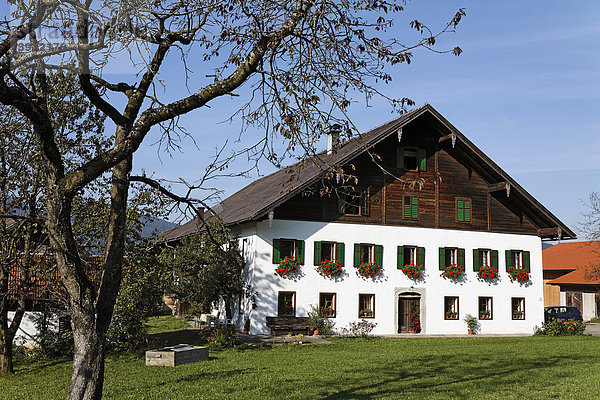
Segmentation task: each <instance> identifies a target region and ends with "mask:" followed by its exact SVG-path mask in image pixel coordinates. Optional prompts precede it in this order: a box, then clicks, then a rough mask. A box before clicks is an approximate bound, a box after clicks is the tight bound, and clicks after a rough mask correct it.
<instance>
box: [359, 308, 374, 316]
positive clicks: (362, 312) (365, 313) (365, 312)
mask: <svg viewBox="0 0 600 400" xmlns="http://www.w3.org/2000/svg"><path fill="white" fill-rule="evenodd" d="M372 316H373V310H370V309H368V308H367V309H364V310H360V317H372Z"/></svg>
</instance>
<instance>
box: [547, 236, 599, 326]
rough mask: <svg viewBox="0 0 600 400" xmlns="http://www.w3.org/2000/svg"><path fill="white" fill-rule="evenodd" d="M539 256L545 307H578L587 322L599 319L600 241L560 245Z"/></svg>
mask: <svg viewBox="0 0 600 400" xmlns="http://www.w3.org/2000/svg"><path fill="white" fill-rule="evenodd" d="M542 257H543V261H544V305H545V306H546V307H550V306H572V307H577V308H578V309H579V311H581V314H582V316H583V319H584V320H586V321H587V320H589V319H592V318H597V317H600V277H598V272H599V271H600V242H598V241H590V242H572V243H559V244H557V245H554V246H552V247H549V248H547V249H545V250H544V251H543V252H542Z"/></svg>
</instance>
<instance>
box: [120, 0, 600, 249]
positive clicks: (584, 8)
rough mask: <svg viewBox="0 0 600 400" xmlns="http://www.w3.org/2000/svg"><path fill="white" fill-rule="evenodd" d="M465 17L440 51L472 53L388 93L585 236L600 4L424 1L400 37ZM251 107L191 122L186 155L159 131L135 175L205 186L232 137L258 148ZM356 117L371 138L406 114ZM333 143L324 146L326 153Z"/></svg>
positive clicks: (196, 78)
mask: <svg viewBox="0 0 600 400" xmlns="http://www.w3.org/2000/svg"><path fill="white" fill-rule="evenodd" d="M458 8H464V9H465V11H466V13H467V15H466V17H464V19H463V20H462V21H461V23H460V24H459V26H458V28H457V30H456V32H455V33H452V34H450V35H447V36H445V37H444V38H443V39H442V40H441V41H438V44H437V45H436V48H439V49H443V48H452V47H454V46H457V45H458V46H460V47H461V49H462V50H463V54H462V55H461V56H460V57H455V56H453V55H450V54H446V55H440V54H433V53H430V52H427V51H425V50H421V51H416V52H415V54H414V58H413V60H412V62H411V64H409V65H407V64H396V65H395V66H393V67H390V69H389V71H388V72H389V73H390V74H391V75H392V77H393V80H392V82H391V83H390V84H389V85H387V86H385V87H382V91H384V92H385V93H386V94H388V95H391V96H394V97H409V98H411V99H413V100H415V102H416V107H418V106H421V105H423V104H426V103H429V104H431V105H432V106H433V107H435V108H436V109H437V110H438V111H439V112H440V113H441V114H442V115H443V116H444V117H446V118H447V119H448V120H449V121H450V122H451V123H452V124H453V125H454V126H456V127H457V128H458V129H459V130H460V131H461V132H462V133H463V134H464V135H466V136H467V137H468V138H469V139H470V140H471V141H472V142H473V143H474V144H475V145H476V146H478V147H479V148H480V149H481V150H482V151H483V152H485V153H486V154H487V155H488V156H489V157H490V158H491V159H492V160H494V161H495V162H496V163H497V164H498V165H499V166H500V167H501V168H502V169H504V170H505V171H506V172H507V173H508V174H509V175H511V176H512V177H513V178H514V179H515V180H516V181H517V182H519V184H520V185H521V186H523V187H524V188H525V189H526V190H527V191H528V192H529V193H530V194H532V195H533V196H534V197H535V198H537V200H538V201H540V202H541V203H542V204H543V205H544V206H545V207H546V208H548V209H549V210H550V211H551V212H552V213H554V214H555V215H556V216H557V217H558V218H559V219H561V220H562V221H563V222H564V223H565V224H567V226H569V227H570V228H571V229H572V230H574V231H575V232H576V233H577V232H579V231H580V227H579V224H580V223H581V222H583V220H584V218H583V217H582V215H581V214H582V213H583V212H585V211H586V208H585V201H586V199H587V197H588V196H589V194H590V193H591V192H592V191H600V179H599V178H600V1H598V0H578V1H575V2H565V1H554V0H544V1H538V0H527V1H522V0H521V1H512V0H506V1H489V0H488V1H484V0H437V1H434V0H421V1H417V0H414V1H409V2H408V4H407V6H406V10H405V12H404V13H403V14H402V15H401V16H400V17H401V18H399V19H397V20H396V24H395V28H394V29H395V30H397V31H396V32H393V33H396V34H397V35H398V37H400V38H405V37H407V36H406V35H411V34H412V33H410V32H411V31H410V30H409V29H408V24H409V22H410V21H411V20H413V19H419V20H420V21H422V22H425V23H426V24H428V25H430V26H431V27H433V28H435V27H442V26H443V24H444V22H445V21H447V20H449V19H450V18H451V17H452V15H453V14H454V13H455V12H456V10H457V9H458ZM410 37H411V36H408V38H410ZM412 37H413V38H414V36H412ZM123 65H126V63H124V64H123ZM166 67H167V68H166V69H165V70H163V71H162V73H161V77H162V78H163V80H164V82H165V85H166V88H165V89H164V90H165V93H166V94H167V96H173V97H177V96H181V95H184V94H185V93H184V94H182V92H186V90H187V89H186V82H185V80H184V79H183V75H184V74H183V70H182V67H181V64H180V63H178V62H173V63H167V65H166ZM192 70H193V76H192V79H191V80H190V81H189V82H188V85H189V87H190V89H191V90H193V89H194V84H197V83H199V82H201V81H202V79H206V75H209V74H211V73H212V70H211V69H210V68H209V67H208V66H205V64H203V63H201V62H198V63H193V65H192ZM111 73H112V75H113V78H114V79H116V78H123V77H124V79H126V77H127V74H128V73H129V70H127V69H124V70H119V69H118V68H117V69H114V70H113V71H111ZM241 94H242V96H240V97H243V94H245V93H244V90H242V91H241ZM242 100H243V98H242V99H240V98H230V97H227V98H220V99H217V100H216V101H214V102H212V103H211V104H210V108H204V109H201V110H197V111H195V112H192V113H190V114H188V115H185V116H184V117H182V119H181V121H180V122H181V124H183V125H184V126H185V127H186V129H187V130H188V131H189V132H190V134H191V135H192V136H193V137H194V140H195V142H194V141H192V140H191V139H183V140H182V141H181V143H180V144H181V146H182V149H181V151H176V152H175V153H173V154H171V155H169V154H166V153H164V152H161V151H160V150H159V147H158V146H157V145H156V141H157V139H158V137H159V136H158V133H157V132H151V134H150V135H149V137H147V138H146V139H145V141H144V143H143V144H142V147H141V148H140V150H139V151H138V152H137V153H136V155H135V157H134V170H135V172H140V171H141V170H144V171H146V173H147V174H154V176H155V177H159V178H167V179H172V180H177V179H179V178H183V179H185V180H186V181H188V182H194V181H195V180H197V179H198V177H199V176H201V175H202V174H203V171H204V169H205V168H206V165H207V162H208V159H209V158H210V156H211V155H212V154H213V153H214V151H215V147H216V146H218V145H219V144H220V143H222V142H223V139H224V138H228V139H229V145H230V146H231V148H235V147H236V146H237V147H238V148H239V147H240V146H244V145H247V144H250V143H253V142H254V141H255V140H256V138H257V137H260V135H261V134H262V133H261V132H260V131H258V130H249V131H246V132H245V133H244V134H243V135H242V136H241V137H239V133H240V121H239V119H233V121H228V118H229V117H230V116H231V114H232V112H233V110H235V108H236V106H238V105H239V104H241V101H242ZM350 116H351V118H352V120H353V122H354V123H355V124H356V126H358V128H359V129H360V130H361V131H366V130H369V129H370V128H373V127H375V126H378V125H381V124H382V123H384V122H386V121H389V120H391V119H393V118H395V117H396V116H397V115H395V114H392V113H391V109H390V107H389V105H388V104H387V103H385V102H383V101H376V102H374V103H372V104H371V106H370V107H368V108H367V107H365V106H364V104H355V105H353V106H352V108H351V115H350ZM238 138H239V142H236V140H238ZM325 146H326V143H325V139H322V143H321V149H324V148H325ZM291 162H292V160H290V163H291ZM245 164H246V163H245V161H244V160H238V161H236V162H235V163H232V164H231V165H230V168H229V171H231V172H235V171H238V170H241V169H244V167H245ZM260 167H261V168H260V174H259V173H257V172H254V173H252V174H251V175H250V176H249V177H246V178H242V177H237V178H221V179H218V180H215V181H213V182H211V183H210V186H214V187H218V188H219V189H221V190H222V191H223V193H222V198H225V197H226V196H228V195H231V194H233V193H234V192H235V191H237V190H239V189H241V188H242V187H244V186H246V185H248V184H250V183H251V182H252V181H253V180H254V179H256V178H257V177H258V176H261V175H264V174H268V173H271V172H273V171H275V167H273V166H272V165H270V164H269V163H268V162H264V163H261V164H260ZM580 239H584V237H583V235H580Z"/></svg>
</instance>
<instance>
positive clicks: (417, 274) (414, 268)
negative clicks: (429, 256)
mask: <svg viewBox="0 0 600 400" xmlns="http://www.w3.org/2000/svg"><path fill="white" fill-rule="evenodd" d="M400 269H401V270H402V272H404V274H406V276H408V277H409V278H410V279H419V278H421V276H422V275H423V271H424V270H425V267H424V266H422V265H416V264H406V265H405V266H404V267H402V268H400Z"/></svg>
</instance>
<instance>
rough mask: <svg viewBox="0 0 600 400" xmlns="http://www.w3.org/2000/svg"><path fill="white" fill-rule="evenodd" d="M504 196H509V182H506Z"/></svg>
mask: <svg viewBox="0 0 600 400" xmlns="http://www.w3.org/2000/svg"><path fill="white" fill-rule="evenodd" d="M506 197H510V183H508V182H506Z"/></svg>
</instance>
